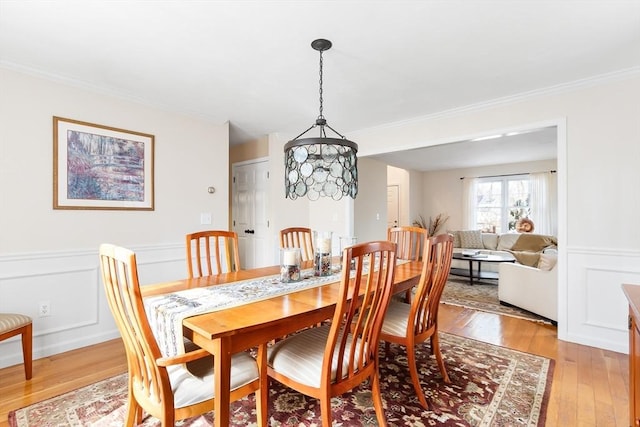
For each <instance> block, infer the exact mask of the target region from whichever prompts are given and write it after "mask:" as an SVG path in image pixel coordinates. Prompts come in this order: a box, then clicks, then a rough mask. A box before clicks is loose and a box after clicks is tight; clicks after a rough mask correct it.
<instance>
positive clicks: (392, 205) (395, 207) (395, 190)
mask: <svg viewBox="0 0 640 427" xmlns="http://www.w3.org/2000/svg"><path fill="white" fill-rule="evenodd" d="M399 193H400V188H399V187H398V186H397V185H388V186H387V228H391V227H397V226H398V224H399V222H398V217H399V216H400V196H399Z"/></svg>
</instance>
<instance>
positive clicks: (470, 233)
mask: <svg viewBox="0 0 640 427" xmlns="http://www.w3.org/2000/svg"><path fill="white" fill-rule="evenodd" d="M458 234H459V235H460V246H461V247H463V248H469V249H484V244H482V232H481V231H480V230H462V231H459V232H458Z"/></svg>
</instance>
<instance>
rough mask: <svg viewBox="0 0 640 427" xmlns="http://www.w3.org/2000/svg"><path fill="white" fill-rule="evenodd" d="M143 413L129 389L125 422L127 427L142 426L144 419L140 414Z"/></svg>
mask: <svg viewBox="0 0 640 427" xmlns="http://www.w3.org/2000/svg"><path fill="white" fill-rule="evenodd" d="M141 412H142V408H140V407H139V406H138V402H136V400H135V399H134V398H133V392H132V391H131V389H129V392H128V393H127V416H126V418H125V421H124V425H125V426H126V427H133V426H135V425H138V424H140V422H141V421H142V417H139V416H138V414H139V413H141Z"/></svg>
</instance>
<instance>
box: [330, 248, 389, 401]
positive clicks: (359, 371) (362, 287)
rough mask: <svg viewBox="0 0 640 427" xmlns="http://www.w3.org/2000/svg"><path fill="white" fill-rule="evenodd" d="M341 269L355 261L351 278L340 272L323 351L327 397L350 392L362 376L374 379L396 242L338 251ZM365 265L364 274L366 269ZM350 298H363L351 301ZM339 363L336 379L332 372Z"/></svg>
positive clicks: (347, 270) (376, 378) (361, 379)
mask: <svg viewBox="0 0 640 427" xmlns="http://www.w3.org/2000/svg"><path fill="white" fill-rule="evenodd" d="M342 257H343V265H350V264H351V260H355V277H353V278H351V277H350V272H351V271H350V270H349V269H348V268H345V269H343V270H342V278H341V283H340V291H339V295H338V303H337V305H336V310H335V312H334V315H333V319H332V321H331V329H330V332H329V338H328V340H327V345H326V348H325V354H324V359H323V367H322V372H323V376H322V382H321V383H322V386H321V388H326V389H330V390H331V393H330V395H331V396H336V395H340V394H342V393H344V392H346V391H349V390H351V389H353V388H354V387H355V386H356V385H358V384H360V383H361V382H363V381H364V380H365V379H367V378H372V379H373V381H377V380H378V377H377V372H378V346H379V336H380V330H381V328H382V323H383V321H384V314H385V311H386V309H387V306H388V305H389V301H390V299H391V293H392V289H393V280H394V274H395V265H396V244H395V243H391V242H387V241H377V242H367V243H361V244H357V245H354V246H350V247H348V248H346V249H345V250H344V251H343V255H342ZM367 265H368V270H367V269H366V266H367ZM353 295H362V296H361V297H360V298H353ZM334 360H338V361H343V363H338V364H337V365H338V367H337V371H336V374H335V380H334V381H333V382H332V380H331V378H330V376H331V369H332V365H334V364H335V363H336V362H334Z"/></svg>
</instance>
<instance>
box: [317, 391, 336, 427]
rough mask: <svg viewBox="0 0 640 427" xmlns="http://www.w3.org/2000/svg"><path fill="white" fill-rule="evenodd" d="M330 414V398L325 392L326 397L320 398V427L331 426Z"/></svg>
mask: <svg viewBox="0 0 640 427" xmlns="http://www.w3.org/2000/svg"><path fill="white" fill-rule="evenodd" d="M332 415H333V414H332V413H331V396H330V395H329V392H328V391H327V393H326V395H325V396H323V397H321V398H320V419H321V420H322V427H331V425H332V424H333V422H332V418H333V416H332Z"/></svg>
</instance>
